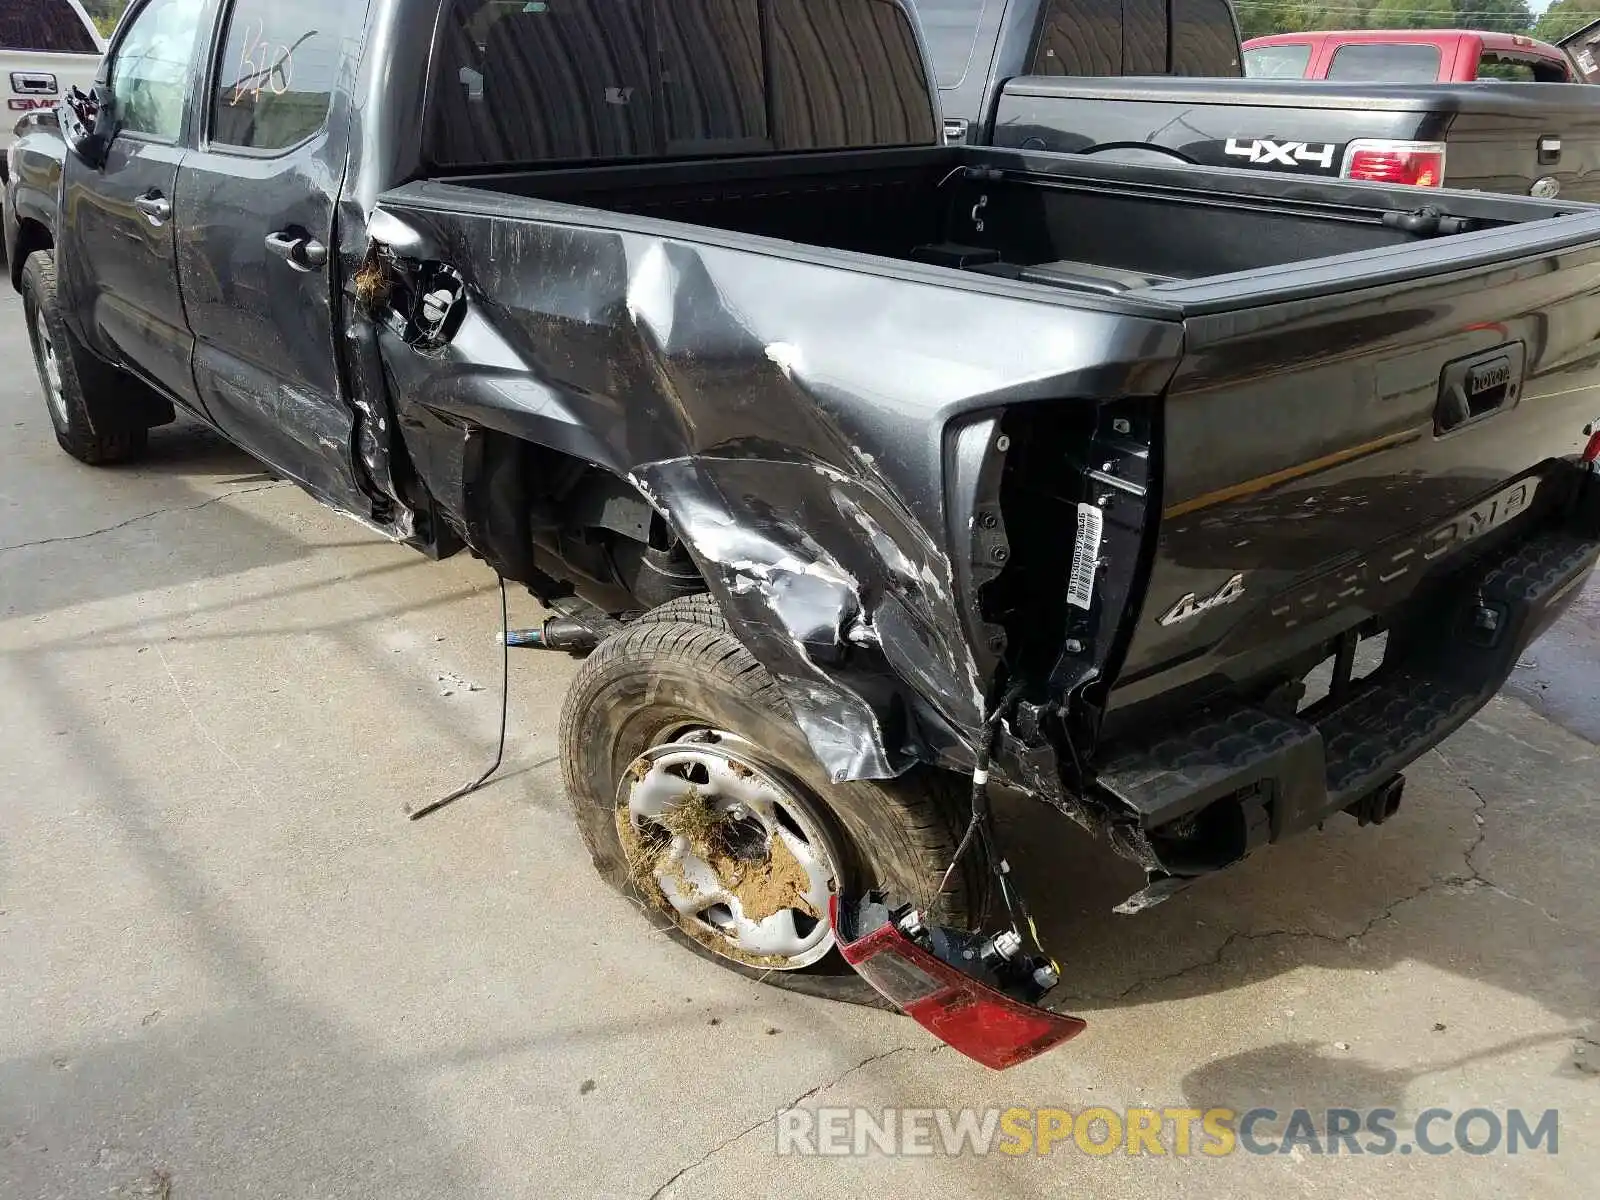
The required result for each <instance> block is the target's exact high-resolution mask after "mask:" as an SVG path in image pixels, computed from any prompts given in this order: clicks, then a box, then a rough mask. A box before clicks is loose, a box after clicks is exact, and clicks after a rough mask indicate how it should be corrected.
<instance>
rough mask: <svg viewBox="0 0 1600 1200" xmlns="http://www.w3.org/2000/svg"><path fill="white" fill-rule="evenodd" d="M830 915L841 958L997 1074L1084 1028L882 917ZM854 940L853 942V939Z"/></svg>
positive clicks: (833, 906) (835, 911) (835, 905)
mask: <svg viewBox="0 0 1600 1200" xmlns="http://www.w3.org/2000/svg"><path fill="white" fill-rule="evenodd" d="M828 915H829V918H830V919H831V920H832V922H833V927H834V930H835V931H836V933H837V935H838V938H839V950H840V952H841V953H842V954H843V955H844V958H845V961H846V962H848V963H849V964H850V965H851V966H852V967H854V968H855V969H856V972H857V973H858V974H859V975H860V976H861V977H862V978H863V979H865V980H866V981H867V982H868V983H870V984H871V985H872V986H873V988H874V989H875V990H876V991H877V992H878V994H879V995H881V996H882V997H883V998H884V999H885V1000H888V1001H889V1002H890V1003H891V1004H893V1005H895V1006H896V1007H897V1008H899V1009H901V1010H902V1011H903V1012H904V1013H905V1014H906V1015H907V1016H908V1017H910V1018H911V1019H912V1020H913V1021H915V1022H916V1023H917V1024H918V1025H921V1026H922V1027H923V1028H924V1029H926V1030H927V1031H928V1032H929V1033H931V1034H933V1036H934V1037H936V1038H938V1039H939V1040H940V1041H941V1042H944V1043H945V1044H946V1045H947V1046H949V1047H951V1048H952V1049H954V1050H959V1051H960V1052H961V1053H962V1054H965V1055H966V1056H967V1057H968V1058H970V1059H972V1060H973V1061H975V1062H980V1063H982V1064H983V1065H984V1066H986V1067H990V1068H992V1069H994V1070H996V1071H1003V1070H1005V1069H1006V1068H1007V1067H1014V1066H1016V1065H1017V1064H1018V1063H1023V1062H1027V1061H1028V1060H1029V1059H1030V1058H1036V1057H1037V1056H1038V1055H1040V1054H1043V1053H1044V1052H1045V1051H1046V1050H1049V1049H1050V1048H1051V1047H1053V1046H1058V1045H1060V1044H1061V1043H1062V1042H1064V1041H1067V1040H1068V1039H1069V1038H1074V1037H1076V1036H1077V1035H1078V1034H1080V1033H1082V1032H1083V1031H1084V1029H1086V1028H1087V1025H1086V1024H1085V1022H1083V1021H1081V1020H1079V1019H1078V1018H1077V1017H1069V1016H1067V1015H1065V1014H1063V1013H1054V1012H1050V1011H1049V1010H1048V1009H1043V1008H1038V1007H1036V1006H1034V1005H1031V1004H1024V1003H1022V1002H1021V1001H1020V1000H1014V999H1012V998H1011V997H1010V996H1007V995H1006V994H1005V993H1004V992H1001V991H999V990H997V989H996V988H993V987H990V986H988V985H987V984H985V983H983V982H982V981H981V980H979V979H977V978H975V977H974V976H972V975H969V974H967V973H966V972H965V971H963V970H961V969H960V968H958V967H955V966H952V965H951V964H949V963H947V962H945V961H944V960H943V959H941V958H939V957H938V956H937V955H936V954H934V953H932V952H931V951H929V950H927V949H924V948H923V947H922V946H920V945H918V944H917V943H916V942H913V941H912V940H911V939H910V938H908V937H907V936H906V935H905V934H904V933H902V932H900V930H899V929H898V928H896V927H895V924H894V922H893V921H889V920H885V921H883V923H881V924H879V925H878V926H877V927H876V928H874V929H871V930H858V929H855V928H853V927H851V922H849V921H846V922H845V925H844V926H843V927H841V924H840V919H839V898H838V897H837V896H835V897H833V898H832V899H831V900H830V901H829V913H828ZM852 937H853V938H854V940H851V938H852Z"/></svg>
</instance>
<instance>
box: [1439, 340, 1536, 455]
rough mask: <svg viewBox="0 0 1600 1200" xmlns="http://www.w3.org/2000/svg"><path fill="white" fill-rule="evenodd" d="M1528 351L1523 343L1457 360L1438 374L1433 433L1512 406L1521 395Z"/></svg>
mask: <svg viewBox="0 0 1600 1200" xmlns="http://www.w3.org/2000/svg"><path fill="white" fill-rule="evenodd" d="M1526 363H1527V351H1526V348H1525V347H1524V346H1523V344H1522V343H1521V342H1512V343H1511V344H1510V345H1508V346H1501V347H1499V348H1497V349H1494V350H1490V351H1487V352H1486V353H1483V354H1475V355H1473V356H1472V357H1471V358H1461V359H1457V360H1456V361H1455V362H1453V363H1448V364H1446V365H1445V368H1444V370H1443V371H1442V372H1441V373H1440V376H1439V402H1438V404H1437V405H1436V406H1435V408H1434V412H1433V432H1434V436H1435V437H1441V436H1443V435H1444V434H1447V433H1450V432H1452V431H1454V430H1456V429H1460V428H1461V427H1462V426H1464V425H1470V424H1472V423H1473V422H1475V421H1481V420H1484V419H1485V418H1487V417H1492V416H1493V415H1494V414H1495V413H1497V412H1502V411H1504V410H1505V409H1508V408H1511V407H1513V406H1514V405H1515V404H1516V403H1517V401H1518V400H1519V399H1520V398H1521V396H1522V376H1523V370H1524V367H1525V366H1526Z"/></svg>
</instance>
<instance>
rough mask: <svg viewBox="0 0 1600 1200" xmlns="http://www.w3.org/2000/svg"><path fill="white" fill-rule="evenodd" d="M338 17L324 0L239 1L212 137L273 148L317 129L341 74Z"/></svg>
mask: <svg viewBox="0 0 1600 1200" xmlns="http://www.w3.org/2000/svg"><path fill="white" fill-rule="evenodd" d="M340 20H341V18H340V16H339V8H338V6H337V5H330V4H328V3H327V0H237V2H236V3H235V4H234V6H233V10H232V11H231V12H230V13H229V14H228V33H227V38H226V40H225V41H224V43H223V49H222V58H221V61H220V62H219V63H218V66H217V81H216V87H215V90H214V91H213V93H212V96H211V140H212V141H213V142H216V143H220V144H222V145H225V146H237V147H240V148H242V149H248V150H263V151H278V150H286V149H288V148H290V147H291V146H297V145H299V144H300V143H301V142H304V141H305V140H306V139H307V138H309V137H311V136H312V135H313V134H315V133H317V132H319V131H320V130H321V129H322V126H323V124H324V122H326V121H327V119H328V106H329V104H330V103H331V102H332V100H333V85H334V80H335V79H336V78H337V77H338V74H339V66H340V56H341V53H342V49H343V48H342V46H341V44H340V42H341V39H340V36H339V34H340V30H339V24H340Z"/></svg>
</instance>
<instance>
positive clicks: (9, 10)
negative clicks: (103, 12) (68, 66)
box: [0, 0, 100, 54]
mask: <svg viewBox="0 0 1600 1200" xmlns="http://www.w3.org/2000/svg"><path fill="white" fill-rule="evenodd" d="M0 50H32V51H35V52H37V53H41V54H99V53H100V47H99V46H98V45H96V44H95V40H94V35H93V34H91V33H90V32H89V30H88V28H87V27H86V26H85V25H84V23H83V18H82V17H80V16H79V15H78V11H77V10H76V9H75V8H73V7H72V5H70V4H68V3H67V2H66V0H0Z"/></svg>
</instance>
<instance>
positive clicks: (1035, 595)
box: [346, 183, 1181, 824]
mask: <svg viewBox="0 0 1600 1200" xmlns="http://www.w3.org/2000/svg"><path fill="white" fill-rule="evenodd" d="M661 228H662V226H661V223H660V222H648V223H646V222H638V221H635V220H634V219H632V218H629V217H626V216H622V215H618V214H613V213H608V212H602V211H599V210H594V209H578V208H574V207H572V206H567V205H559V204H550V203H545V202H541V201H537V200H531V199H526V198H523V197H517V196H509V195H501V194H497V193H495V192H493V191H489V190H485V189H483V188H481V187H473V188H464V187H459V186H452V185H448V184H438V183H419V184H411V185H407V186H405V187H402V188H400V189H397V190H396V191H393V192H390V193H387V194H385V195H384V196H383V197H381V199H380V201H379V204H378V208H377V211H376V213H375V214H374V216H373V219H372V220H371V222H370V224H369V226H368V233H369V236H370V241H369V246H368V252H367V256H366V261H365V264H364V265H363V267H362V269H361V271H360V272H359V273H357V274H356V275H355V277H354V278H353V280H352V282H351V284H350V286H349V287H347V289H346V302H347V306H348V308H349V318H350V319H349V322H348V325H347V328H348V329H349V330H350V331H351V332H350V339H349V340H350V342H351V344H352V345H353V346H354V347H355V349H356V358H357V359H358V360H360V361H359V362H358V363H357V364H356V365H355V366H353V367H352V376H353V379H354V382H355V385H356V386H355V388H354V390H355V391H356V392H357V395H358V400H359V401H360V402H359V403H358V405H357V407H358V410H359V413H360V416H359V417H358V420H362V421H365V422H369V423H375V424H376V430H375V431H374V430H365V431H361V432H358V436H357V437H356V438H355V444H356V445H358V446H360V447H363V448H364V453H365V454H366V455H367V458H368V465H369V468H372V467H381V469H382V470H383V471H384V472H385V473H386V475H387V477H388V483H389V487H390V488H391V489H392V491H393V493H394V494H395V496H396V498H397V503H398V505H399V506H400V507H401V508H402V509H404V510H405V511H406V513H407V514H409V516H410V519H413V520H415V522H416V526H417V529H418V540H419V541H421V542H424V543H426V544H427V547H428V548H430V549H432V550H433V551H434V552H436V553H441V554H443V553H448V552H450V551H451V550H453V549H455V548H457V547H458V546H459V544H461V543H465V545H467V546H468V547H470V548H471V549H472V550H473V551H474V552H475V553H476V554H478V555H480V556H482V557H483V558H484V559H486V560H487V561H488V562H489V563H490V565H492V566H493V567H494V568H495V569H496V570H498V571H499V572H501V573H502V574H503V575H504V576H505V577H506V578H508V579H512V580H515V581H518V582H521V583H524V584H526V585H528V586H529V587H530V588H531V589H532V590H533V591H534V592H535V594H536V595H538V596H540V598H541V599H543V600H545V601H546V602H553V603H558V604H560V603H563V602H565V603H567V604H569V605H570V604H572V603H580V604H583V605H586V606H592V608H593V609H594V610H598V611H599V612H602V613H606V614H611V615H618V614H630V613H637V612H640V611H643V610H645V609H649V608H652V607H654V606H656V605H658V604H661V603H665V602H667V601H669V600H672V599H674V598H676V597H678V596H682V595H689V594H694V593H698V592H702V591H709V593H710V594H711V595H712V597H714V599H715V601H716V603H717V606H718V607H719V608H720V610H721V611H722V613H723V614H724V616H725V618H726V619H727V621H728V622H729V624H730V625H731V627H732V628H733V630H734V631H735V632H736V634H737V636H738V637H739V639H740V640H741V641H742V642H743V643H744V645H745V646H746V647H747V648H748V649H749V650H750V652H751V653H752V654H753V655H754V656H755V657H756V658H757V659H758V660H759V662H760V663H761V665H762V666H764V667H765V668H766V669H767V671H768V672H770V674H771V675H772V677H773V678H774V680H775V681H776V682H777V683H778V685H779V687H780V688H781V690H782V693H783V695H784V697H785V699H786V700H787V702H788V705H789V707H790V710H791V712H792V714H793V716H794V718H795V721H796V723H797V724H798V725H799V726H800V728H801V730H802V731H803V733H804V735H805V737H806V739H807V741H808V742H809V745H810V747H811V749H812V751H813V752H814V754H815V755H816V758H817V759H818V761H819V762H820V763H821V764H822V766H823V767H824V768H825V769H826V771H827V773H828V775H829V777H830V778H832V779H833V780H834V781H836V782H844V781H851V780H877V779H889V778H893V777H895V776H898V775H901V774H903V773H904V772H905V771H907V770H908V769H909V768H910V767H911V766H912V765H913V764H915V763H918V762H924V763H929V764H934V765H937V766H941V767H945V768H951V769H956V770H961V771H964V772H970V771H971V769H972V767H973V764H974V761H975V758H976V754H977V746H978V742H979V738H980V736H981V731H982V728H983V725H984V721H985V718H986V716H987V715H988V714H989V712H990V710H991V709H992V707H993V705H994V703H995V701H996V699H997V696H998V693H999V691H1000V690H1001V689H1002V688H1004V687H1006V686H1007V685H1008V684H1013V683H1014V684H1016V685H1017V688H1018V690H1021V691H1023V693H1024V695H1025V696H1026V698H1027V701H1028V702H1027V703H1025V704H1024V705H1023V707H1022V708H1021V709H1020V710H1019V713H1020V714H1021V715H1020V717H1019V718H1018V719H1017V720H1016V721H1015V722H1013V723H1008V725H1007V726H1006V728H1005V729H1004V731H1003V734H1002V737H1001V739H1000V753H999V757H998V759H997V763H996V767H997V772H998V773H999V774H1000V775H1001V776H1002V777H1008V778H1009V782H1011V783H1013V784H1015V785H1017V786H1019V787H1022V788H1024V789H1025V790H1028V791H1031V792H1034V793H1035V794H1039V795H1041V796H1043V797H1044V798H1046V799H1049V800H1051V801H1052V802H1054V803H1055V804H1057V805H1058V806H1060V807H1062V808H1063V809H1065V810H1067V811H1069V812H1071V813H1072V814H1073V815H1075V816H1077V817H1078V818H1079V819H1080V820H1084V821H1085V822H1086V823H1091V824H1092V823H1094V818H1093V817H1092V815H1091V814H1090V813H1089V812H1088V811H1087V810H1086V809H1085V808H1084V807H1083V805H1082V803H1081V802H1080V799H1079V798H1078V797H1077V796H1075V795H1073V794H1071V793H1072V791H1073V789H1070V788H1069V787H1068V785H1067V784H1066V783H1065V782H1064V780H1065V779H1070V778H1071V776H1070V774H1069V773H1065V772H1063V770H1062V769H1061V767H1060V759H1061V755H1060V754H1059V750H1058V746H1057V741H1058V740H1059V739H1058V738H1051V737H1048V736H1046V729H1045V723H1046V720H1047V717H1048V709H1049V706H1050V705H1051V703H1052V698H1053V697H1066V696H1068V695H1069V694H1071V693H1073V692H1075V691H1076V690H1078V689H1080V688H1081V687H1082V686H1084V685H1086V684H1087V683H1089V682H1092V681H1093V679H1094V678H1096V677H1097V676H1098V675H1099V674H1100V673H1101V672H1103V671H1105V670H1106V669H1107V667H1108V665H1109V664H1110V663H1111V661H1112V659H1113V657H1114V656H1115V655H1116V654H1117V653H1118V652H1119V650H1120V646H1119V640H1118V636H1117V635H1118V629H1119V626H1120V619H1121V611H1122V606H1123V605H1124V604H1125V603H1126V601H1127V600H1128V598H1129V596H1130V595H1131V594H1132V592H1133V591H1134V589H1135V587H1136V585H1137V577H1138V572H1139V570H1140V566H1141V564H1140V555H1141V553H1142V550H1141V540H1142V538H1143V535H1144V532H1145V529H1146V526H1147V525H1148V523H1149V521H1150V520H1151V519H1152V514H1151V512H1150V511H1149V510H1148V509H1147V507H1146V500H1147V498H1146V496H1145V482H1146V481H1147V480H1148V479H1149V478H1150V466H1151V464H1150V462H1149V446H1150V444H1151V440H1152V437H1153V431H1154V422H1155V404H1154V401H1153V399H1150V398H1153V397H1155V396H1158V395H1159V394H1160V392H1161V389H1162V387H1163V386H1164V384H1165V382H1166V379H1167V378H1168V377H1169V376H1170V374H1171V371H1172V370H1173V368H1174V366H1175V363H1176V361H1177V355H1178V351H1179V348H1180V344H1181V331H1180V329H1179V328H1178V327H1177V326H1176V325H1173V324H1169V323H1165V322H1162V321H1159V320H1157V319H1154V318H1150V317H1133V316H1129V315H1127V314H1125V313H1119V312H1116V311H1114V310H1113V311H1096V310H1095V308H1093V307H1086V308H1083V309H1071V308H1066V307H1065V306H1063V305H1061V304H1058V303H1041V302H1037V301H1032V300H1028V299H1025V298H1019V297H1015V296H1005V295H997V294H994V291H993V289H989V290H988V291H980V290H964V289H963V288H961V287H953V286H950V285H949V284H948V283H945V282H943V281H942V280H941V281H939V282H935V281H933V280H930V279H928V278H927V277H926V272H922V271H919V270H918V269H917V268H914V267H913V268H909V269H904V268H903V267H902V269H901V270H900V271H898V272H897V273H896V274H895V275H893V276H891V275H888V274H884V273H879V272H878V271H876V270H874V269H872V268H871V267H870V266H863V265H862V264H863V260H861V259H860V258H859V256H854V255H840V254H835V253H831V252H827V251H813V250H810V249H808V248H805V247H800V246H796V245H794V244H792V243H790V244H783V245H782V247H781V248H782V250H783V251H784V253H783V254H782V255H781V256H780V255H778V254H775V253H773V251H772V248H771V246H772V244H771V243H764V242H763V240H761V239H753V238H744V237H741V236H740V235H737V234H720V233H718V232H716V231H711V230H701V229H695V230H693V231H688V230H685V232H686V233H690V232H692V234H693V236H692V238H691V237H690V236H682V237H679V236H669V235H665V234H663V233H662V232H661ZM897 265H899V264H897ZM946 278H947V277H946ZM957 333H959V337H956V336H954V335H955V334H957ZM954 345H959V347H960V350H959V353H956V352H953V351H952V347H953V346H954ZM1100 397H1135V398H1137V397H1145V398H1146V399H1144V400H1139V399H1132V400H1128V399H1121V400H1115V401H1112V400H1105V401H1102V400H1101V399H1099V398H1100ZM373 414H380V415H376V416H374V415H373ZM389 427H392V428H394V429H396V430H397V431H398V433H399V434H400V437H399V439H398V440H396V439H392V438H389V439H387V440H386V438H385V431H386V429H387V428H389ZM379 445H382V446H383V449H382V453H381V455H380V454H379V453H377V452H375V450H374V449H373V448H375V447H377V446H379ZM1092 460H1105V461H1092ZM1112 460H1118V461H1120V462H1121V463H1123V464H1124V469H1122V470H1121V471H1120V472H1119V473H1118V475H1117V477H1115V478H1113V479H1112V480H1111V485H1110V486H1107V485H1102V484H1096V483H1095V482H1094V481H1093V480H1092V479H1091V478H1090V477H1089V472H1095V473H1098V474H1100V475H1102V476H1105V475H1106V471H1104V470H1102V469H1101V468H1111V469H1112V470H1116V469H1117V468H1116V467H1115V466H1113V462H1112ZM1152 502H1153V501H1152ZM1085 506H1090V507H1094V508H1095V509H1096V513H1097V516H1096V518H1095V524H1096V528H1097V531H1099V532H1098V536H1097V538H1096V546H1097V547H1098V548H1099V561H1098V562H1097V564H1094V565H1091V567H1090V583H1089V585H1088V588H1087V591H1084V590H1083V589H1077V591H1078V593H1079V594H1078V595H1077V598H1076V599H1077V603H1076V604H1074V603H1073V602H1071V601H1070V600H1069V599H1068V598H1067V597H1066V595H1065V594H1064V593H1063V591H1062V582H1063V581H1064V579H1065V576H1066V573H1067V570H1068V567H1069V565H1070V563H1071V561H1072V555H1073V551H1074V537H1075V535H1076V533H1077V531H1078V530H1079V529H1080V527H1081V521H1080V519H1079V513H1080V510H1081V509H1082V508H1084V507H1085ZM1041 571H1043V572H1045V573H1046V574H1047V575H1048V576H1049V579H1048V580H1046V579H1045V578H1043V577H1041V575H1040V572H1041ZM1097 575H1098V586H1097V585H1096V582H1095V580H1096V576H1097ZM1041 586H1043V587H1048V589H1049V590H1048V593H1046V592H1044V591H1041ZM1069 590H1070V589H1069ZM1058 594H1059V595H1058ZM1068 646H1070V647H1071V648H1072V653H1071V654H1070V655H1067V654H1065V653H1064V647H1068ZM1068 660H1070V661H1068ZM1013 725H1014V726H1015V727H1013ZM1068 736H1069V737H1070V734H1069V735H1068Z"/></svg>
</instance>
